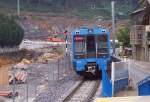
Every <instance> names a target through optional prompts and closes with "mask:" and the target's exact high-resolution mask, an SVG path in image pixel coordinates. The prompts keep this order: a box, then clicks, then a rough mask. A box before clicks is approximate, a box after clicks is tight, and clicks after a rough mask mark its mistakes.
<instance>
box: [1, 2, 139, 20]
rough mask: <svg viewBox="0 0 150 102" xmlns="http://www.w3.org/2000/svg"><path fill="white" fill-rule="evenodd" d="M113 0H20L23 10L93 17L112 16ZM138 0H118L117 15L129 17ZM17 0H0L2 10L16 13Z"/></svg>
mask: <svg viewBox="0 0 150 102" xmlns="http://www.w3.org/2000/svg"><path fill="white" fill-rule="evenodd" d="M110 4H111V0H20V7H21V12H40V13H48V14H49V15H50V16H58V15H66V14H67V15H71V16H76V17H81V18H87V19H91V18H93V17H95V16H103V17H104V18H110V15H111V5H110ZM137 5H138V4H137V0H117V2H116V15H117V16H118V17H123V18H124V17H125V18H126V17H127V16H128V14H129V13H130V12H131V11H133V10H134V9H135V8H136V7H137ZM16 9H17V0H0V12H2V13H11V14H14V12H16Z"/></svg>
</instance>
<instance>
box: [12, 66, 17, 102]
mask: <svg viewBox="0 0 150 102" xmlns="http://www.w3.org/2000/svg"><path fill="white" fill-rule="evenodd" d="M12 70H13V102H15V92H16V78H15V73H16V68H15V67H14V66H13V67H12Z"/></svg>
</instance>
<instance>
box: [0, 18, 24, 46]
mask: <svg viewBox="0 0 150 102" xmlns="http://www.w3.org/2000/svg"><path fill="white" fill-rule="evenodd" d="M23 37H24V31H23V29H22V28H21V26H20V25H19V24H18V23H17V22H16V21H15V20H14V19H13V18H12V17H8V16H4V15H0V47H2V48H3V47H14V46H18V45H19V44H20V43H21V41H22V39H23Z"/></svg>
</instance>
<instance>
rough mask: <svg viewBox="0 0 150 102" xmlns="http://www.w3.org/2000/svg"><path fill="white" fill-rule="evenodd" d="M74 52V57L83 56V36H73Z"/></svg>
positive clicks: (79, 57)
mask: <svg viewBox="0 0 150 102" xmlns="http://www.w3.org/2000/svg"><path fill="white" fill-rule="evenodd" d="M74 52H75V54H74V57H75V58H76V59H81V58H85V36H79V35H77V36H74Z"/></svg>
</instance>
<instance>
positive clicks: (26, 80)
mask: <svg viewBox="0 0 150 102" xmlns="http://www.w3.org/2000/svg"><path fill="white" fill-rule="evenodd" d="M26 73H27V80H26V82H27V102H28V99H29V94H28V92H29V90H28V88H29V83H28V82H29V81H28V79H29V74H28V69H26Z"/></svg>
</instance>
